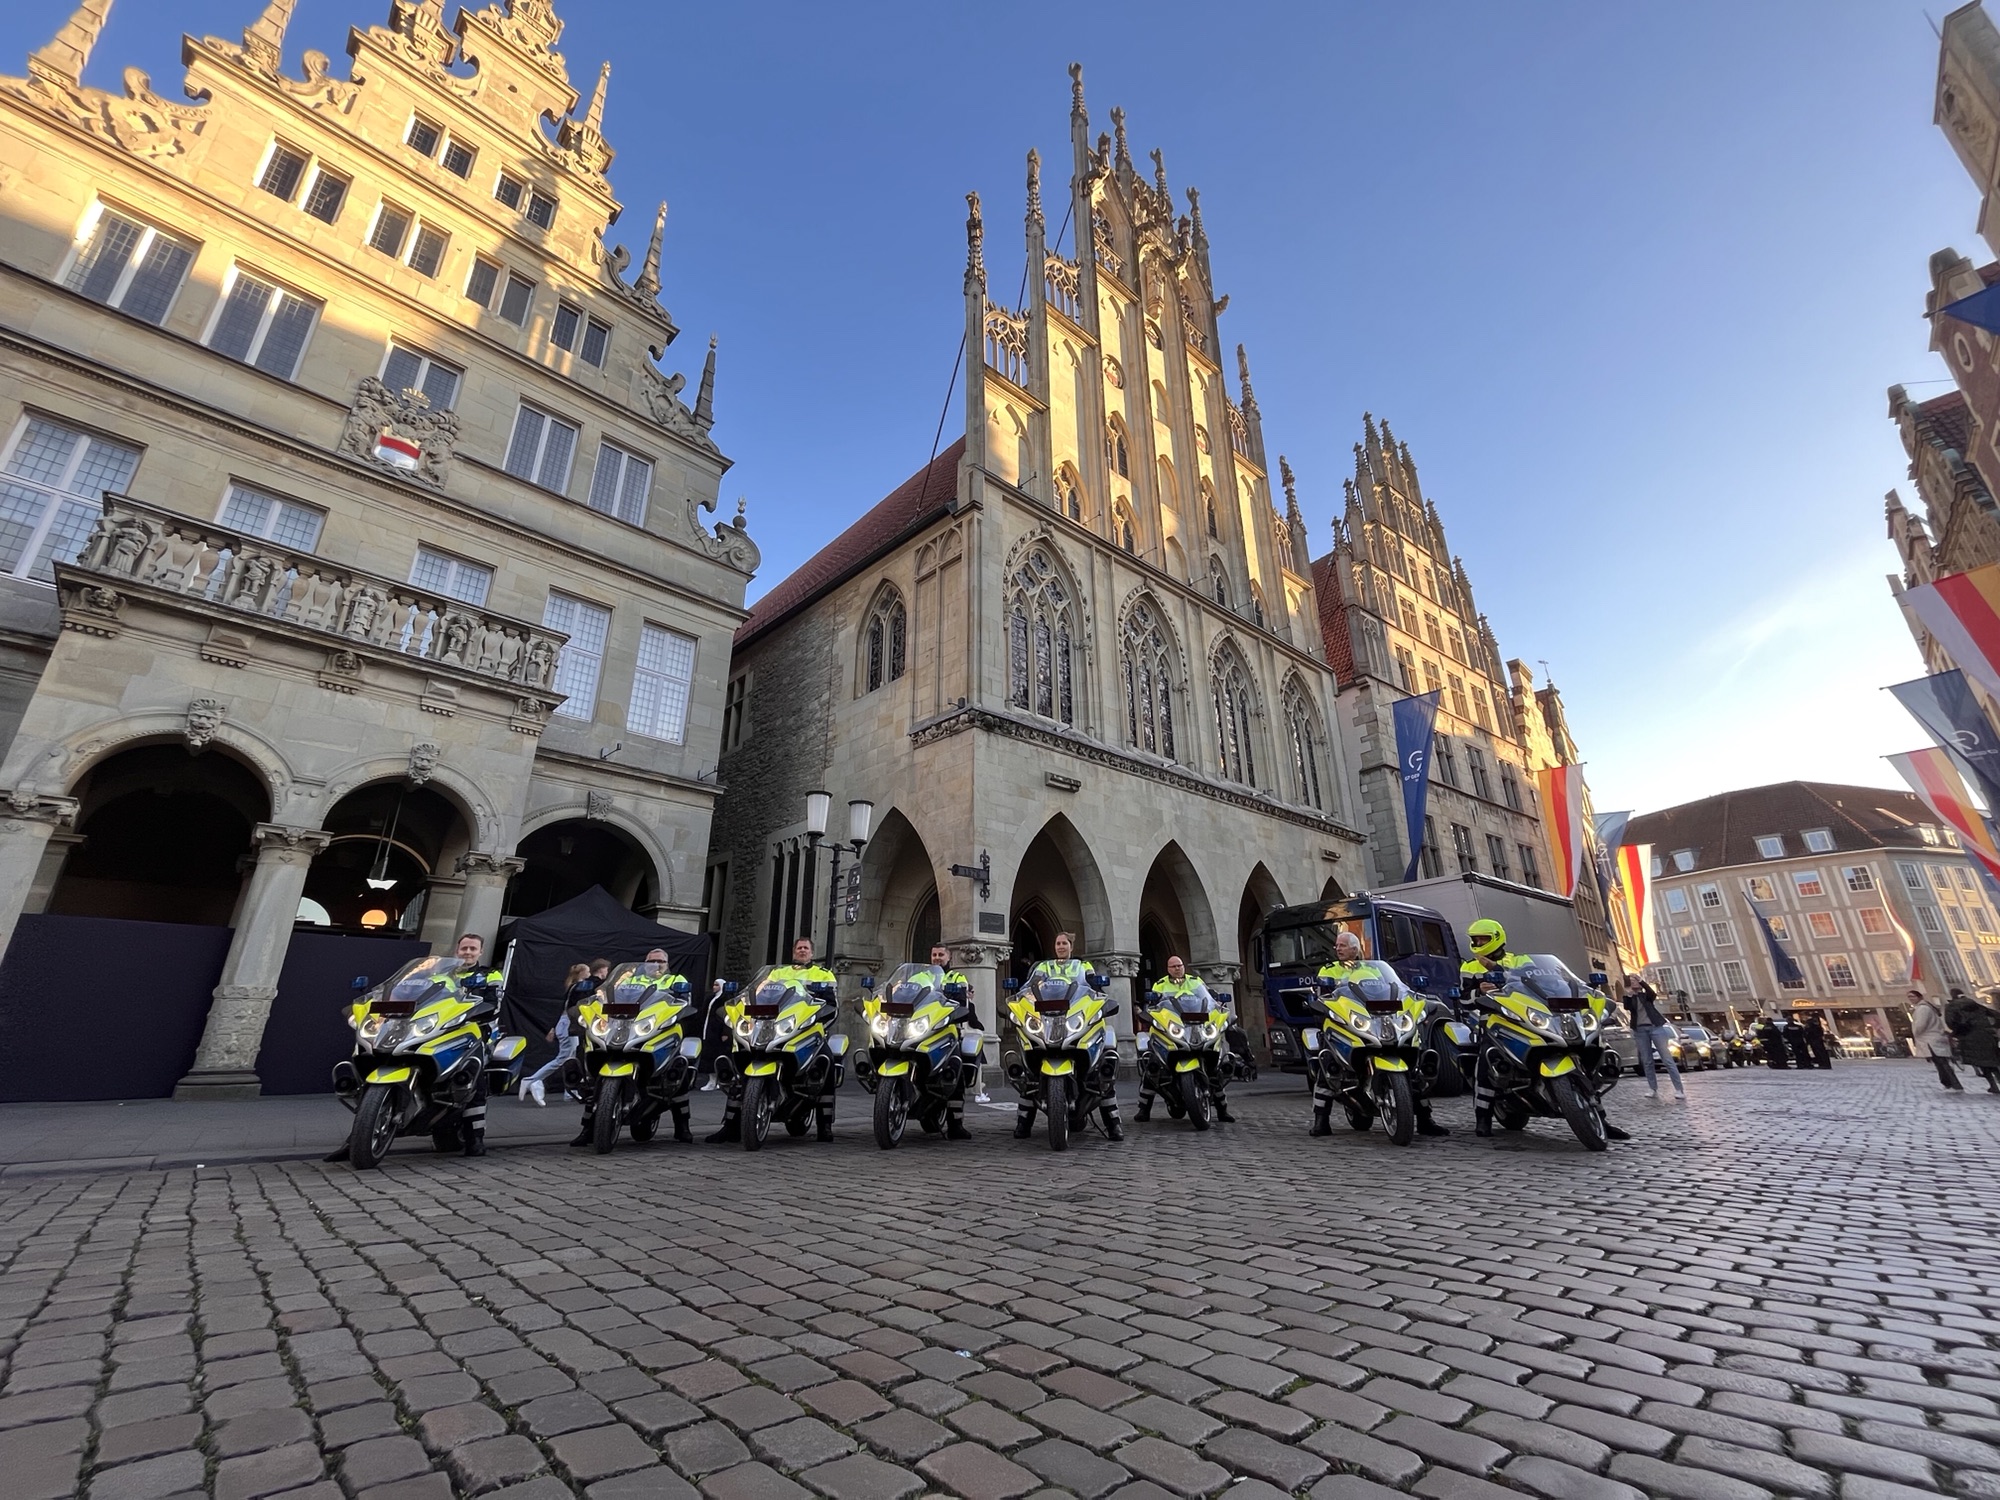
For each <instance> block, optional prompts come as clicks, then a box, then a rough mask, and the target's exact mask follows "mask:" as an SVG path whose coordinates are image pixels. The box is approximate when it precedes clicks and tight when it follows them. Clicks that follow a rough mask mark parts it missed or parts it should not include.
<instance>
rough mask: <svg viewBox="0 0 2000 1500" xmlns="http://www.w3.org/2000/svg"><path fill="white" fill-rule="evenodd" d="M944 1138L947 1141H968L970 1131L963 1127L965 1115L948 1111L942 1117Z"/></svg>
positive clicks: (970, 1136) (970, 1134) (970, 1135)
mask: <svg viewBox="0 0 2000 1500" xmlns="http://www.w3.org/2000/svg"><path fill="white" fill-rule="evenodd" d="M944 1138H945V1139H946V1140H948V1141H969V1140H971V1139H972V1132H971V1131H969V1130H967V1129H966V1128H965V1116H964V1115H962V1114H958V1113H955V1112H954V1113H949V1114H947V1115H946V1116H945V1119H944Z"/></svg>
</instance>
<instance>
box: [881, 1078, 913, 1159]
mask: <svg viewBox="0 0 2000 1500" xmlns="http://www.w3.org/2000/svg"><path fill="white" fill-rule="evenodd" d="M909 1119H910V1097H909V1095H908V1094H906V1093H904V1092H903V1083H902V1080H901V1079H898V1078H885V1079H883V1080H882V1081H881V1082H880V1083H878V1084H876V1085H875V1144H876V1145H878V1146H880V1147H881V1148H882V1149H883V1150H884V1151H890V1150H893V1149H894V1148H895V1147H896V1146H897V1145H899V1144H900V1143H901V1141H902V1139H903V1127H904V1126H905V1125H906V1124H908V1123H909Z"/></svg>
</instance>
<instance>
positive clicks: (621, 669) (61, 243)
mask: <svg viewBox="0 0 2000 1500" xmlns="http://www.w3.org/2000/svg"><path fill="white" fill-rule="evenodd" d="M108 10H109V6H108V5H106V4H104V3H101V0H98V3H91V4H86V5H84V6H83V7H82V8H81V9H79V10H78V11H77V12H76V14H75V16H74V17H73V18H72V19H71V21H70V22H69V23H68V24H67V25H66V26H64V27H63V28H62V30H61V31H60V32H59V34H58V35H57V36H56V37H55V38H54V39H53V40H51V41H50V42H49V43H48V45H46V46H44V47H42V48H41V49H40V50H39V51H37V52H36V53H35V54H34V56H33V57H31V58H30V59H29V61H28V67H27V72H26V76H24V77H19V78H6V79H0V205H4V207H0V495H4V504H0V573H4V575H5V576H4V577H0V744H5V745H6V750H5V754H4V759H0V797H4V799H5V803H6V808H5V813H4V816H0V942H4V941H5V940H6V939H7V938H9V937H13V938H14V939H15V943H14V949H13V952H12V954H11V955H10V957H9V959H8V961H7V962H8V965H9V968H8V970H7V971H6V975H5V977H4V981H0V982H4V984H8V985H14V986H20V985H23V984H29V983H31V982H32V979H33V975H34V974H35V973H38V972H40V970H39V969H37V968H36V966H37V965H41V966H43V967H51V966H52V967H53V968H54V969H55V970H57V971H62V972H67V971H72V970H74V969H75V968H76V967H77V966H78V965H79V963H80V962H81V960H82V959H83V957H84V949H83V948H82V947H80V946H79V945H84V944H91V945H94V946H93V948H92V951H93V952H94V951H100V950H101V947H102V945H103V944H104V943H106V942H113V941H115V942H117V943H118V944H120V945H121V947H120V952H121V958H122V961H124V962H127V963H129V964H130V965H132V966H134V967H136V969H137V970H138V971H139V972H143V973H146V974H147V975H148V981H149V983H153V982H155V981H158V982H161V983H164V982H165V979H166V977H167V976H170V975H171V976H179V975H183V974H191V975H194V976H195V978H194V980H193V982H192V987H191V988H188V989H187V991H186V993H184V994H183V993H179V992H178V991H177V992H176V993H175V994H174V995H173V996H171V997H169V996H166V995H165V994H164V993H162V994H156V995H154V996H151V997H149V998H150V999H151V1000H152V1001H153V1003H151V1004H150V1005H149V1006H148V1007H147V1009H146V1011H145V1013H144V1015H143V1016H142V1017H139V1018H138V1019H137V1020H136V1021H135V1023H134V1024H135V1025H136V1026H137V1028H138V1029H137V1030H136V1031H135V1032H134V1033H133V1034H132V1035H130V1036H128V1038H127V1040H128V1042H130V1043H131V1044H133V1045H135V1046H137V1047H140V1048H145V1049H151V1054H152V1055H156V1056H158V1057H160V1058H162V1059H164V1060H165V1061H164V1063H163V1066H166V1067H168V1068H169V1069H170V1070H172V1072H174V1073H184V1074H185V1077H184V1078H183V1079H182V1085H181V1087H182V1089H183V1090H184V1091H193V1092H201V1091H208V1092H216V1091H220V1092H237V1093H241V1092H254V1091H256V1089H257V1088H258V1087H259V1078H260V1070H264V1069H265V1068H266V1064H265V1063H260V1052H261V1053H263V1054H264V1056H265V1057H266V1060H267V1062H268V1059H269V1057H270V1056H271V1055H273V1051H272V1043H273V1039H274V1038H276V1037H278V1036H279V1034H280V1033H281V1032H283V1031H284V1029H285V1027H287V1026H288V1025H291V1024H293V1022H294V1021H296V1022H297V1024H301V1025H304V1024H308V1023H307V1021H305V1020H304V1019H301V1017H303V1016H304V1015H305V1013H304V1012H299V1011H296V1007H295V1006H294V1003H293V995H294V992H295V993H296V994H297V995H305V994H306V993H307V991H309V990H311V988H312V986H311V985H310V984H305V983H303V982H295V980H296V978H297V976H298V975H299V974H307V977H309V978H310V977H313V976H312V974H311V973H308V971H313V961H312V960H311V956H310V953H309V952H308V950H313V951H321V950H315V949H313V941H315V940H317V941H320V942H322V943H324V942H330V941H332V940H333V939H336V938H338V937H340V936H342V935H355V936H357V937H358V936H360V935H366V934H374V935H376V939H377V941H379V942H380V943H382V944H384V945H385V946H384V947H382V948H381V949H380V950H379V955H380V956H379V959H377V960H372V961H371V962H370V965H369V966H370V967H372V968H373V970H374V972H375V977H377V978H379V977H381V975H382V973H384V972H386V969H387V968H393V967H394V963H395V962H396V961H397V960H396V959H395V958H394V956H393V955H392V954H391V952H390V948H391V947H392V946H393V945H394V944H395V943H396V942H399V941H400V942H401V943H402V944H403V948H404V950H405V951H407V950H409V949H411V948H415V949H417V950H418V951H421V945H423V944H426V943H428V944H430V945H432V946H433V947H436V948H440V949H442V948H443V947H445V946H446V945H448V943H449V941H450V939H451V938H452V937H453V936H454V935H455V934H456V933H458V932H460V931H461V930H472V931H475V932H479V933H482V934H484V935H485V936H486V937H487V938H488V939H489V940H490V939H491V938H492V937H493V935H494V932H495V928H496V926H497V924H498V923H499V921H500V920H501V918H502V916H503V914H508V913H513V914H525V913H530V912H534V911H537V910H540V909H542V908H544V907H546V906H548V905H551V904H554V903H555V902H558V901H561V900H564V899H567V898H568V897H570V896H572V895H575V894H578V893H580V892H582V891H584V890H587V889H588V888H589V887H591V886H593V885H601V886H603V887H605V888H606V889H607V890H608V891H610V892H611V893H612V894H613V895H614V896H615V897H616V899H617V900H618V901H619V902H620V903H622V904H624V905H626V906H629V907H632V908H634V909H636V910H639V911H641V912H644V913H646V914H648V915H651V916H654V917H659V918H665V919H669V920H673V919H679V920H680V921H681V923H682V925H693V924H694V922H695V919H697V918H698V916H699V914H700V912H701V910H702V907H703V893H702V889H701V882H702V878H703V862H704V854H705V851H706V848H707V845H708V834H709V823H710V817H711V810H712V804H713V801H714V799H715V796H716V786H715V782H714V767H715V762H716V756H717V752H718V747H719V741H720V734H721V722H722V719H723V715H724V708H725V704H724V684H725V680H726V677H727V663H728V659H729V651H730V637H731V633H732V632H733V631H734V629H735V628H736V626H737V624H738V623H739V622H740V621H741V620H742V619H743V618H744V611H743V608H742V601H743V596H744V589H745V585H746V583H747V581H748V579H749V577H750V576H751V574H752V572H753V570H754V568H755V566H756V563H757V549H756V547H755V546H754V545H753V544H752V543H751V541H750V540H749V537H748V536H747V534H746V533H745V531H744V528H743V524H742V518H741V515H740V513H739V515H738V517H737V518H736V520H735V521H734V522H728V523H724V524H720V525H715V524H711V523H708V522H707V521H705V520H704V515H703V512H704V511H711V512H712V511H713V510H714V508H715V499H716V495H717V490H718V487H719V484H720V480H721V476H722V474H723V472H724V470H725V469H726V468H727V467H728V460H727V459H726V458H725V457H724V456H723V455H722V453H721V451H720V450H719V449H718V448H717V446H716V444H715V442H714V440H713V438H712V436H711V431H710V429H711V427H712V425H713V421H714V404H713V401H714V375H715V363H714V354H715V346H714V343H713V341H711V342H710V344H709V346H708V351H707V361H706V363H705V364H703V365H701V368H700V370H699V383H698V385H697V387H696V390H695V392H694V395H693V399H692V401H689V400H688V399H686V397H685V390H686V380H687V377H686V376H685V375H684V374H681V373H669V372H667V371H663V370H662V369H661V368H660V366H659V365H658V364H657V363H656V360H658V359H659V358H661V357H662V356H663V355H664V353H665V351H666V350H667V349H668V348H669V346H671V345H673V344H674V343H675V342H676V340H677V337H678V333H679V330H678V329H677V328H676V326H675V324H674V321H673V319H672V317H671V316H670V315H669V313H668V312H667V310H666V308H665V307H664V306H663V305H662V304H661V301H660V290H661V288H660V274H659V268H660V254H661V239H662V233H663V230H664V223H665V210H664V208H662V210H661V211H660V215H659V217H658V218H656V219H654V220H652V222H651V223H650V225H649V226H648V227H649V228H650V230H651V237H650V244H649V245H648V247H647V249H646V252H645V254H644V256H643V257H642V258H641V259H640V261H639V263H638V265H637V266H636V267H634V266H633V265H632V264H631V257H630V255H629V253H628V252H627V251H626V250H625V249H624V248H623V247H620V246H614V245H611V244H609V243H607V240H606V238H605V236H606V235H607V233H608V232H609V230H610V229H611V226H613V225H614V224H615V223H617V222H618V220H619V218H620V216H621V209H620V204H619V201H618V199H617V198H616V196H615V195H614V192H613V188H612V184H611V181H610V178H609V177H608V176H607V172H608V169H609V168H610V166H611V163H612V159H613V151H612V148H611V146H610V145H609V143H608V142H607V140H606V138H605V135H604V115H605V108H606V100H607V93H608V87H609V72H610V69H609V64H606V65H605V66H604V68H603V69H602V70H600V71H598V72H597V73H596V76H595V79H594V83H593V85H592V87H591V88H589V90H588V91H587V92H586V91H579V89H578V88H576V87H575V86H574V85H573V84H572V83H571V81H570V75H569V71H568V67H567V64H566V63H565V61H564V59H563V57H562V54H561V53H560V52H559V51H558V50H557V48H558V44H559V42H560V40H561V35H562V29H563V27H562V21H561V20H560V18H559V17H558V16H557V15H556V14H555V12H554V10H553V8H552V6H551V5H550V4H549V0H505V3H502V4H493V5H487V6H485V7H484V8H482V9H473V8H469V7H468V8H465V9H461V10H459V11H457V13H456V15H455V17H453V18H452V19H451V21H450V24H449V25H447V20H446V13H445V7H444V5H443V3H442V0H392V3H390V5H389V16H388V21H387V24H385V25H380V26H362V27H357V28H355V29H354V30H353V31H351V32H350V33H349V35H348V37H347V53H348V56H349V58H350V59H351V62H350V64H349V65H348V66H347V67H346V68H344V69H341V70H336V69H335V67H334V66H333V64H332V63H331V62H330V61H329V59H328V57H327V56H326V54H325V53H323V52H320V51H317V50H312V49H310V48H309V49H307V50H305V51H304V53H303V56H302V60H301V63H300V66H299V69H298V71H296V72H294V71H292V70H290V69H289V68H288V67H287V66H286V64H285V57H286V51H287V46H288V37H287V30H288V25H289V22H290V19H291V13H292V10H293V6H292V4H291V3H290V0H272V3H270V4H268V5H266V6H265V7H264V8H263V10H262V12H261V14H258V15H256V16H255V17H254V18H253V20H252V24H251V25H250V27H249V29H248V30H246V31H245V32H244V33H243V35H242V37H241V39H240V40H238V39H234V38H214V37H209V38H195V37H190V38H188V39H187V41H186V44H185V49H184V56H185V60H186V66H187V77H186V79H185V84H184V89H182V88H176V89H175V90H174V91H173V92H175V93H176V94H177V95H178V94H183V93H184V95H185V97H186V98H188V99H191V100H194V101H196V102H193V103H181V102H176V101H173V100H169V99H166V98H164V97H161V96H160V95H159V94H156V93H155V92H154V91H153V89H152V86H151V84H150V83H149V81H148V80H147V79H146V78H145V76H144V75H143V74H141V73H139V72H138V71H137V70H136V69H134V70H128V71H127V72H126V74H125V87H124V90H123V92H106V91H103V90H100V89H96V88H91V87H88V86H86V85H85V84H84V83H83V82H82V77H83V72H84V66H85V63H86V61H87V60H88V59H89V58H90V56H91V54H92V52H93V50H94V49H96V48H98V47H99V45H100V35H99V33H100V32H101V31H102V29H103V27H104V24H105V15H106V12H107V11H108ZM342 72H344V73H345V74H346V76H344V77H343V76H338V75H339V73H342ZM91 923H98V924H104V923H112V924H118V925H117V927H116V928H115V931H116V933H117V934H118V936H116V937H115V938H114V937H113V936H111V934H112V933H113V932H114V929H113V928H109V927H103V926H97V927H92V926H90V925H89V924H91ZM64 924H71V925H68V926H65V925H64ZM76 924H83V925H76ZM31 928H32V934H33V940H32V941H29V940H28V934H29V932H30V929H31ZM142 929H143V931H142ZM146 932H151V933H153V937H152V938H146V936H145V933H146ZM93 933H94V934H97V936H96V937H94V938H93V937H92V936H91V935H92V934H93ZM146 941H152V942H155V944H156V947H157V950H158V951H157V957H158V962H157V963H154V964H152V965H151V966H150V967H149V964H148V958H147V951H146V950H145V949H144V942H146ZM135 945H136V946H135ZM325 951H332V950H325ZM169 954H170V955H171V959H170V958H169V956H168V955H169ZM324 962H326V963H339V964H341V965H344V966H346V967H343V969H342V973H343V974H346V973H352V972H354V971H355V970H356V969H358V968H360V967H362V965H361V964H360V963H359V962H358V961H356V960H355V959H354V958H352V957H351V956H350V957H347V958H340V959H326V960H324ZM301 966H303V967H301ZM313 972H314V973H316V971H313ZM281 975H284V976H286V978H285V980H284V983H283V985H281V982H280V980H281ZM319 977H321V978H323V977H324V976H323V975H321V976H319ZM175 982H176V983H178V980H176V981H175ZM340 983H341V985H342V987H344V985H345V979H344V978H343V979H341V981H340ZM287 987H290V988H289V989H287ZM274 1003H275V1006H276V1010H275V1012H274ZM297 1003H298V1004H305V1003H306V1002H305V1001H304V1000H299V1001H298V1002H297ZM314 1003H315V1004H317V1005H319V1006H320V1007H321V1010H316V1011H313V1012H312V1015H313V1017H314V1018H315V1019H314V1020H313V1021H312V1022H311V1024H320V1021H319V1019H318V1018H320V1016H321V1011H322V1010H324V1008H325V1005H326V1003H327V1002H326V1001H325V1000H324V998H322V999H320V1000H318V1001H316V1002H314ZM288 1007H291V1008H290V1009H288ZM278 1050H283V1049H282V1048H279V1049H278ZM170 1077H171V1074H170ZM319 1079H320V1081H318V1082H316V1083H314V1084H313V1085H312V1086H313V1087H315V1088H318V1087H324V1083H323V1079H324V1067H323V1066H322V1067H321V1069H320V1074H319Z"/></svg>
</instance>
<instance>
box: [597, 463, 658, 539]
mask: <svg viewBox="0 0 2000 1500" xmlns="http://www.w3.org/2000/svg"><path fill="white" fill-rule="evenodd" d="M652 487H653V466H652V464H651V463H649V462H648V461H647V460H645V459H643V458H640V457H638V456H637V455H636V454H632V453H627V452H626V451H625V450H624V449H623V448H620V447H618V446H617V445H616V444H613V443H600V444H599V445H598V449H597V470H596V472H595V473H593V474H592V475H591V476H590V508H591V509H592V510H601V511H603V512H604V513H605V514H606V515H607V516H616V517H617V518H618V519H619V520H621V521H629V522H631V524H632V525H634V526H641V525H644V524H645V520H646V496H647V493H648V492H649V491H650V490H651V489H652Z"/></svg>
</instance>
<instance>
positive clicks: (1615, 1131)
mask: <svg viewBox="0 0 2000 1500" xmlns="http://www.w3.org/2000/svg"><path fill="white" fill-rule="evenodd" d="M1604 1138H1605V1139H1606V1140H1607V1141H1629V1140H1631V1139H1632V1132H1631V1131H1629V1130H1620V1129H1619V1128H1618V1127H1617V1126H1616V1125H1613V1124H1612V1123H1611V1122H1610V1121H1609V1120H1606V1121H1605V1122H1604Z"/></svg>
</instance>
